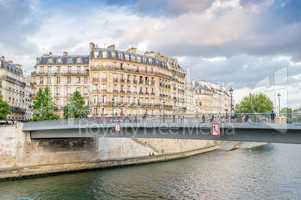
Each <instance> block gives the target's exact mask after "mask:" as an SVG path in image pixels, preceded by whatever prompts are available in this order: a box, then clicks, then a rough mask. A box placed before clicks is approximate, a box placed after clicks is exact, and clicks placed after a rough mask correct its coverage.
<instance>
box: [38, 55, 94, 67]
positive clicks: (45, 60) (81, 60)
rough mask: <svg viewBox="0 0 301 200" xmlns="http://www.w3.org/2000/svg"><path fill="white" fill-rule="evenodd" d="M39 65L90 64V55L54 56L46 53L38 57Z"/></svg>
mask: <svg viewBox="0 0 301 200" xmlns="http://www.w3.org/2000/svg"><path fill="white" fill-rule="evenodd" d="M37 64H38V65H62V64H66V65H68V64H71V65H73V64H79V65H83V64H89V56H87V55H78V56H76V55H70V56H69V55H68V56H52V55H46V56H41V57H38V58H37Z"/></svg>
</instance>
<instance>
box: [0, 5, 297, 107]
mask: <svg viewBox="0 0 301 200" xmlns="http://www.w3.org/2000/svg"><path fill="white" fill-rule="evenodd" d="M0 25H1V28H0V55H3V56H5V57H6V58H7V59H11V60H13V61H14V62H16V63H20V64H22V65H23V66H24V69H25V71H26V72H27V73H30V72H31V71H32V70H33V66H34V65H35V60H36V57H37V56H41V55H42V54H45V53H48V52H52V53H53V54H62V52H63V51H68V52H69V53H70V54H88V50H89V45H88V44H89V42H95V43H97V44H98V45H99V46H107V45H110V44H116V46H117V47H118V49H127V48H128V47H137V48H138V50H139V51H140V52H141V53H143V52H144V51H147V50H154V51H159V52H161V53H162V54H164V55H168V56H171V57H175V58H177V59H178V61H179V63H180V64H181V65H182V66H183V68H185V69H186V70H187V74H188V76H187V77H188V79H189V80H208V81H212V82H215V83H219V84H222V85H225V86H226V87H233V88H234V96H235V101H237V102H239V101H240V99H241V98H242V97H244V96H245V95H248V94H249V93H256V92H264V93H266V94H267V95H268V96H269V97H270V98H271V99H272V100H273V101H274V103H275V105H276V104H277V103H279V102H278V98H277V94H278V93H280V94H281V100H280V104H281V106H290V107H294V108H299V107H301V1H300V0H103V1H101V0H90V1H89V0H86V1H81V0H68V1H61V0H43V1H42V0H22V1H18V0H0Z"/></svg>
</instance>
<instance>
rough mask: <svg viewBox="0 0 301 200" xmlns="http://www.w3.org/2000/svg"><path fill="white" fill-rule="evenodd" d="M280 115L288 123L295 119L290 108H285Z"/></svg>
mask: <svg viewBox="0 0 301 200" xmlns="http://www.w3.org/2000/svg"><path fill="white" fill-rule="evenodd" d="M280 114H281V115H283V116H285V117H286V118H287V121H289V122H290V121H291V120H292V118H293V109H292V108H289V107H284V108H282V109H281V110H280Z"/></svg>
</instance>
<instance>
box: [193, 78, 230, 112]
mask: <svg viewBox="0 0 301 200" xmlns="http://www.w3.org/2000/svg"><path fill="white" fill-rule="evenodd" d="M192 88H193V90H194V99H195V101H196V103H195V104H196V109H195V110H196V111H195V112H197V113H227V112H229V111H230V106H231V105H230V104H231V102H230V101H231V97H230V93H229V91H228V90H227V89H226V88H225V87H223V86H221V85H218V84H215V83H211V82H208V81H192Z"/></svg>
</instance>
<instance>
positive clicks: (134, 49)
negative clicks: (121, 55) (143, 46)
mask: <svg viewBox="0 0 301 200" xmlns="http://www.w3.org/2000/svg"><path fill="white" fill-rule="evenodd" d="M127 52H129V53H137V48H135V47H131V48H129V49H128V50H127Z"/></svg>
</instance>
